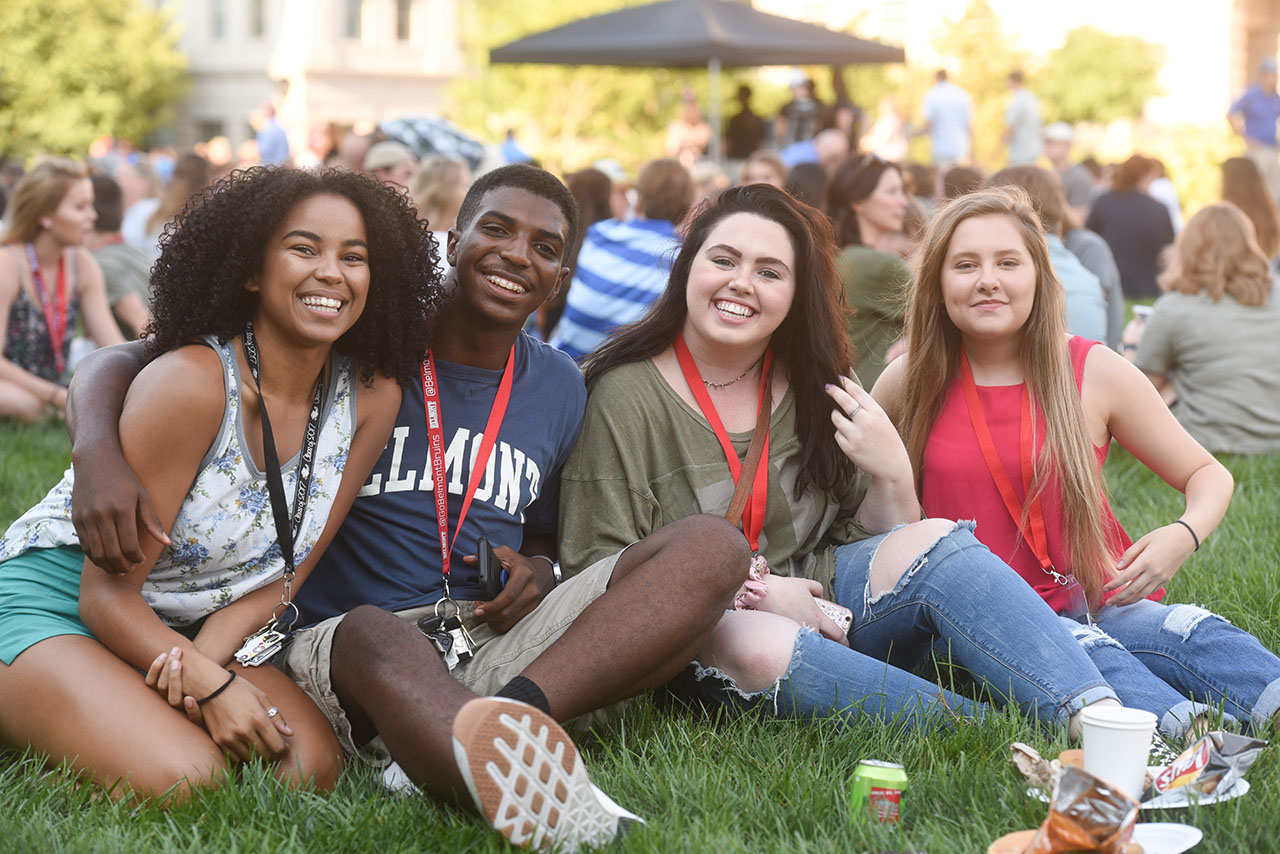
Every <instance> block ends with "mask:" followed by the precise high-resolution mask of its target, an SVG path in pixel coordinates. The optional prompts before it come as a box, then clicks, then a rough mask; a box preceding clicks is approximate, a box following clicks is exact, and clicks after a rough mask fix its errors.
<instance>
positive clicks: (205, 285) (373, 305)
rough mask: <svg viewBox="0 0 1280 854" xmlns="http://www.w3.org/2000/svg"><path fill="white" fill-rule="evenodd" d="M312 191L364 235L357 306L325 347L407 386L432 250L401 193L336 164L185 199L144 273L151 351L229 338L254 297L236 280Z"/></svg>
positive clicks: (229, 184)
mask: <svg viewBox="0 0 1280 854" xmlns="http://www.w3.org/2000/svg"><path fill="white" fill-rule="evenodd" d="M320 195H335V196H341V197H343V198H345V199H347V200H348V201H350V202H351V203H352V204H353V205H355V207H356V209H357V210H359V211H360V216H361V217H362V218H363V219H364V227H365V233H366V235H367V238H368V241H369V295H368V298H367V299H366V301H365V306H364V312H363V313H362V314H361V315H360V318H359V319H358V320H357V321H356V322H355V324H354V325H353V326H352V327H351V328H350V329H348V330H347V331H346V332H345V333H344V334H343V335H342V337H341V338H339V339H338V341H337V342H336V343H335V344H334V350H336V351H337V352H339V353H342V354H344V355H347V356H350V357H352V358H353V359H355V360H356V362H357V363H358V365H359V370H360V376H361V378H362V379H363V380H364V381H365V382H371V381H372V379H373V375H374V372H375V371H382V372H383V373H384V374H386V375H387V376H390V377H394V378H395V379H397V380H399V381H400V382H401V383H402V384H408V383H412V382H414V381H415V380H416V378H417V377H418V366H419V364H420V363H421V361H422V359H423V357H424V356H425V354H426V348H427V337H428V332H429V330H428V328H427V326H428V321H429V319H434V316H435V310H436V307H437V306H438V304H439V302H440V298H441V294H442V288H441V282H440V274H439V272H438V271H437V269H436V263H437V259H438V258H439V257H440V255H439V248H438V246H437V245H436V240H435V238H434V237H432V235H431V230H430V227H429V226H428V225H427V223H426V221H425V220H422V219H419V218H418V215H417V213H416V211H415V210H414V208H413V204H412V203H411V202H410V201H409V200H408V198H407V197H406V196H405V195H404V194H402V193H398V192H396V191H395V190H393V189H391V188H389V187H387V186H385V185H383V184H381V183H379V182H377V181H375V180H373V179H372V178H369V177H368V176H366V175H362V174H359V173H355V172H348V171H346V170H342V169H330V170H327V171H325V172H319V173H317V172H306V171H303V170H301V169H293V168H288V167H276V166H255V167H253V168H252V169H245V170H240V171H236V172H232V173H231V174H230V175H228V176H227V177H226V178H224V179H222V180H221V181H218V182H217V183H215V184H213V185H212V186H210V187H208V188H206V189H205V190H204V191H203V192H202V193H199V194H197V195H195V196H193V197H192V198H191V199H190V200H189V201H188V202H187V204H186V207H184V208H183V210H182V212H181V213H180V214H178V216H177V218H176V219H174V220H171V221H170V222H169V223H168V224H167V225H166V226H165V229H164V233H163V235H162V236H161V238H160V258H159V259H158V260H157V261H156V263H155V266H154V267H152V269H151V285H152V288H153V290H154V297H153V300H152V313H153V315H154V319H153V320H152V322H151V323H150V324H148V326H147V331H146V337H147V338H149V339H150V340H149V342H148V348H149V350H150V352H151V353H153V354H159V353H164V352H167V351H169V350H173V349H176V348H178V347H181V346H183V345H185V344H190V343H192V342H193V341H196V340H198V339H199V337H200V336H201V335H215V336H217V337H218V339H219V340H221V341H229V340H230V339H231V338H233V337H234V336H236V335H239V334H241V333H242V332H243V331H244V327H245V323H246V322H247V321H248V320H249V319H250V318H252V316H253V312H254V310H255V309H256V307H257V303H258V295H257V294H256V293H251V292H249V291H247V290H245V285H246V284H247V283H248V282H249V280H250V279H251V278H252V277H253V276H254V275H256V274H257V273H258V272H259V271H260V270H261V268H262V261H263V256H264V254H265V252H266V245H267V241H268V240H270V239H271V236H272V235H273V234H275V232H276V230H277V229H278V228H279V227H280V224H281V223H282V222H284V219H285V217H287V216H288V215H289V211H291V210H293V208H294V207H295V206H297V205H298V203H300V202H302V201H304V200H306V199H309V198H311V197H313V196H320Z"/></svg>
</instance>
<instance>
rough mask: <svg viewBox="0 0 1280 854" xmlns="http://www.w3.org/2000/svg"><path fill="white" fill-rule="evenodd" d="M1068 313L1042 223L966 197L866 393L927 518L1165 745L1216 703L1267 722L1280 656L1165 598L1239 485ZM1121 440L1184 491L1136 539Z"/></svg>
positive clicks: (938, 230) (1279, 681) (945, 214)
mask: <svg viewBox="0 0 1280 854" xmlns="http://www.w3.org/2000/svg"><path fill="white" fill-rule="evenodd" d="M1063 304H1064V292H1063V289H1062V286H1061V285H1060V284H1059V283H1058V282H1057V280H1056V278H1055V276H1054V272H1053V268H1052V266H1051V265H1050V263H1049V250H1048V247H1047V245H1046V243H1045V237H1044V231H1043V229H1042V228H1041V225H1040V220H1039V219H1038V218H1037V217H1036V214H1035V211H1034V209H1033V208H1032V205H1031V203H1030V201H1029V199H1028V198H1027V196H1026V195H1025V194H1024V193H1023V192H1021V191H1020V190H1018V189H1017V188H1013V187H1007V188H998V189H990V190H984V191H982V192H979V193H974V194H971V195H968V196H963V197H961V198H960V199H957V200H956V201H954V202H952V203H951V204H950V205H948V206H945V207H943V208H942V210H941V211H939V213H938V216H937V217H936V218H935V219H934V220H933V222H932V223H930V226H929V231H928V234H927V235H926V238H925V243H924V247H923V250H922V254H921V256H920V267H919V270H918V271H917V275H916V286H915V288H914V290H913V291H912V295H911V303H910V305H909V307H908V310H907V330H908V336H909V340H910V343H911V346H910V349H909V351H908V354H907V355H906V356H904V357H902V358H900V359H898V360H896V361H894V362H893V363H892V364H891V365H890V366H889V367H888V368H887V369H886V370H885V372H884V374H882V375H881V377H880V381H879V382H878V383H877V384H876V387H875V389H874V391H873V394H874V396H875V398H876V400H877V401H879V402H880V404H881V405H882V406H883V407H884V409H885V411H886V412H888V413H889V415H890V416H891V417H892V418H893V419H894V421H895V423H897V425H898V428H899V430H900V432H901V433H902V435H903V437H904V439H905V442H906V446H907V450H908V451H909V452H910V455H911V463H912V467H913V469H914V472H915V485H916V487H917V489H918V490H919V494H920V496H921V502H922V504H923V506H924V510H925V512H926V513H930V514H943V515H946V514H961V515H964V516H968V517H975V518H976V519H977V523H978V526H977V535H978V538H979V539H980V540H982V541H983V542H984V543H986V544H987V546H988V547H990V549H991V550H992V551H993V552H995V553H996V554H997V555H998V556H1000V557H1001V558H1002V559H1004V560H1005V561H1007V562H1008V563H1009V564H1010V565H1011V566H1012V567H1013V568H1014V569H1016V570H1017V571H1018V574H1019V575H1021V576H1022V578H1023V579H1024V581H1025V583H1026V584H1027V585H1028V586H1029V587H1031V588H1033V589H1034V590H1035V591H1036V592H1037V593H1038V594H1039V595H1040V596H1041V597H1042V599H1043V600H1044V601H1045V602H1047V603H1048V604H1049V606H1050V607H1051V608H1052V609H1053V610H1054V611H1057V612H1058V613H1059V615H1060V616H1061V618H1062V619H1063V620H1064V622H1065V624H1066V625H1067V626H1068V627H1070V629H1071V631H1072V632H1073V633H1074V634H1075V636H1076V638H1077V640H1078V641H1079V642H1080V644H1081V646H1083V647H1084V648H1085V649H1086V650H1087V651H1088V652H1089V655H1090V656H1091V657H1092V659H1093V660H1094V662H1095V663H1096V664H1097V665H1098V669H1099V670H1100V671H1101V672H1102V674H1103V676H1105V677H1106V678H1107V681H1108V682H1109V683H1110V684H1111V685H1112V686H1113V687H1114V688H1115V689H1116V693H1117V694H1118V695H1119V697H1120V700H1121V701H1122V702H1124V704H1125V705H1128V706H1133V707H1135V708H1140V709H1145V710H1147V711H1149V712H1153V713H1155V715H1156V716H1157V718H1158V719H1159V724H1158V725H1159V728H1160V731H1161V732H1162V733H1164V734H1165V735H1166V736H1169V737H1181V736H1186V735H1194V734H1195V733H1196V732H1197V730H1199V729H1201V728H1203V726H1204V725H1205V718H1206V717H1207V716H1209V715H1211V714H1213V709H1221V710H1222V711H1223V713H1224V715H1225V716H1226V717H1227V718H1228V719H1234V720H1238V721H1239V722H1240V723H1242V724H1245V725H1251V726H1253V727H1255V728H1262V727H1265V726H1268V725H1270V724H1271V722H1272V721H1273V719H1274V718H1275V716H1276V712H1277V710H1278V709H1280V658H1278V657H1277V656H1276V655H1275V654H1274V653H1272V652H1271V651H1269V650H1267V649H1265V648H1264V647H1263V646H1262V644H1260V643H1259V642H1258V640H1257V639H1256V638H1255V637H1253V636H1252V635H1250V634H1248V633H1247V632H1244V631H1242V630H1240V629H1238V628H1236V627H1234V626H1232V625H1231V624H1230V623H1228V622H1227V621H1226V620H1224V619H1222V618H1221V617H1219V616H1217V615H1215V614H1213V613H1211V612H1209V611H1208V610H1206V609H1204V608H1201V607H1199V606H1196V605H1166V604H1163V603H1162V602H1161V601H1160V600H1161V599H1162V598H1164V585H1165V584H1167V583H1168V582H1169V580H1170V579H1171V578H1173V575H1174V573H1176V572H1177V571H1178V569H1179V567H1181V566H1182V564H1183V563H1184V562H1185V561H1186V560H1187V558H1188V557H1190V556H1191V554H1192V553H1193V552H1195V551H1197V550H1198V549H1199V548H1200V544H1201V543H1202V542H1203V541H1204V540H1205V539H1206V538H1207V537H1209V536H1210V535H1211V534H1212V533H1213V531H1214V529H1215V528H1216V527H1217V526H1218V523H1219V522H1220V521H1222V517H1223V514H1224V513H1226V510H1227V504H1228V503H1229V502H1230V500H1231V493H1232V478H1231V473H1230V472H1228V471H1227V469H1226V468H1225V467H1223V466H1222V464H1220V463H1219V462H1218V461H1217V460H1215V459H1214V458H1213V456H1212V455H1211V454H1210V453H1209V452H1208V451H1206V450H1205V449H1204V448H1203V447H1202V446H1201V445H1200V444H1198V443H1197V442H1196V441H1195V439H1193V438H1192V437H1191V436H1190V435H1189V434H1188V433H1187V431H1186V430H1185V429H1184V428H1183V427H1182V426H1181V425H1179V424H1178V422H1177V420H1176V419H1175V418H1174V417H1173V415H1172V413H1170V412H1169V409H1168V407H1166V406H1165V405H1164V402H1163V401H1162V400H1161V399H1160V395H1159V394H1158V393H1157V391H1156V389H1155V388H1154V387H1153V386H1152V384H1151V383H1150V382H1149V381H1148V380H1147V378H1146V377H1144V376H1143V375H1142V372H1141V371H1139V370H1138V369H1137V368H1135V367H1134V366H1133V365H1131V364H1130V363H1129V362H1128V361H1126V360H1125V359H1124V357H1122V356H1121V355H1120V354H1118V353H1116V352H1114V351H1112V350H1110V349H1108V348H1107V347H1105V346H1102V347H1099V346H1095V345H1096V344H1097V342H1096V341H1089V340H1087V339H1084V338H1081V337H1079V336H1074V337H1072V336H1068V335H1067V333H1066V329H1065V326H1064V322H1063V314H1064V312H1063ZM1113 439H1114V440H1116V441H1118V442H1119V443H1120V444H1121V445H1122V446H1124V447H1125V448H1126V449H1127V450H1128V451H1129V452H1130V453H1132V454H1133V455H1134V456H1135V457H1137V459H1138V460H1139V461H1140V462H1141V463H1143V464H1144V465H1146V466H1148V467H1149V468H1150V469H1151V470H1152V471H1154V472H1155V473H1156V474H1158V475H1159V476H1160V477H1161V479H1162V480H1164V481H1165V482H1166V483H1168V484H1169V485H1170V486H1172V487H1173V488H1174V489H1177V490H1178V491H1179V492H1181V493H1183V494H1184V495H1185V496H1186V508H1185V510H1184V511H1183V513H1182V514H1181V515H1180V516H1179V517H1178V518H1176V519H1174V520H1172V521H1170V522H1169V523H1168V524H1165V525H1162V526H1160V527H1158V528H1156V529H1155V530H1153V531H1149V532H1147V533H1146V534H1144V535H1142V536H1141V537H1139V538H1138V540H1137V542H1133V541H1131V540H1130V539H1129V537H1128V535H1127V534H1126V533H1125V532H1124V530H1123V528H1121V527H1120V523H1119V522H1118V521H1117V520H1116V518H1115V516H1114V514H1112V512H1111V508H1110V507H1109V506H1108V503H1107V500H1106V492H1105V487H1104V484H1103V477H1102V464H1103V461H1104V460H1105V458H1106V455H1107V449H1108V448H1109V447H1110V446H1111V442H1112V440H1113ZM1211 707H1212V708H1211Z"/></svg>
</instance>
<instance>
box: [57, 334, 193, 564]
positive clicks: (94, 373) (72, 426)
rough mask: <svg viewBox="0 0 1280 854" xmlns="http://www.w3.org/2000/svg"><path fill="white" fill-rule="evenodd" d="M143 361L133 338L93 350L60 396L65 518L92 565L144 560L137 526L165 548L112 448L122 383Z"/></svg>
mask: <svg viewBox="0 0 1280 854" xmlns="http://www.w3.org/2000/svg"><path fill="white" fill-rule="evenodd" d="M146 364H147V354H146V350H145V348H144V345H143V343H142V342H141V341H131V342H129V343H127V344H121V345H119V346H116V347H108V348H105V349H102V350H96V351H94V352H93V353H90V354H89V355H88V356H85V358H84V359H83V360H82V361H81V362H80V364H79V366H78V367H77V368H76V375H75V378H74V379H73V380H72V382H71V388H70V390H69V391H70V394H69V396H68V398H67V431H68V432H69V433H70V434H71V465H72V467H73V468H74V470H75V482H74V484H73V485H72V491H71V521H72V524H74V525H75V528H76V535H77V536H78V537H79V538H80V547H81V548H82V549H84V552H85V554H86V555H88V557H89V559H90V560H92V561H93V562H94V563H95V564H96V565H97V566H99V567H101V568H102V569H104V570H106V571H107V572H112V573H127V572H129V571H130V570H132V569H133V568H134V567H135V566H136V565H137V564H139V563H141V562H142V561H143V560H145V556H144V554H143V551H142V547H141V545H140V544H139V538H138V532H139V529H141V530H142V531H144V532H145V533H147V534H148V535H150V537H151V538H152V539H154V540H156V541H158V542H160V543H161V544H164V545H167V544H168V542H169V536H168V534H166V533H165V529H166V527H167V526H164V525H162V524H161V523H160V519H159V517H158V516H157V515H156V511H155V508H154V507H153V506H152V503H151V497H150V495H149V494H148V493H147V490H146V489H145V488H144V487H143V485H142V484H141V483H140V482H139V481H138V478H137V476H136V475H135V474H134V471H133V469H132V468H130V467H129V464H128V463H127V462H125V459H124V452H123V451H122V450H121V448H120V415H121V412H122V410H123V408H124V400H125V395H126V394H127V393H128V391H129V384H130V383H132V382H133V379H134V377H136V376H137V375H138V373H139V372H140V371H141V370H142V369H143V367H145V366H146Z"/></svg>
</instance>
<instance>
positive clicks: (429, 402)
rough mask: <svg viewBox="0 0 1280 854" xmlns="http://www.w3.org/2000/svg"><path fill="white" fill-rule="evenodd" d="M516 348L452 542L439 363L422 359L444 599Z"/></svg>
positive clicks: (503, 408)
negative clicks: (450, 568) (453, 553)
mask: <svg viewBox="0 0 1280 854" xmlns="http://www.w3.org/2000/svg"><path fill="white" fill-rule="evenodd" d="M515 365H516V347H515V345H514V344H512V345H511V352H510V353H509V354H507V366H506V367H505V368H504V369H503V371H502V379H501V381H499V383H498V394H497V396H496V397H494V399H493V408H492V409H490V410H489V420H488V421H486V422H485V425H484V438H483V439H482V440H481V441H480V452H479V453H478V454H476V458H475V462H473V463H472V464H471V477H470V478H468V479H467V490H466V492H465V493H463V496H462V509H461V510H459V511H458V527H457V528H455V529H454V532H453V539H452V540H450V539H449V493H448V487H447V485H446V483H445V470H444V423H443V419H442V415H441V410H440V386H439V383H438V382H437V379H436V361H435V356H433V355H432V353H431V351H430V350H428V351H427V358H425V359H423V360H422V403H423V406H424V407H425V409H426V414H427V439H428V443H429V453H430V454H431V480H432V484H433V487H434V490H435V494H436V521H437V522H438V523H439V525H440V575H441V577H442V578H443V579H444V598H445V599H451V597H450V595H449V556H450V555H451V554H452V552H453V546H454V544H455V543H457V542H458V534H459V533H460V532H461V531H462V523H463V522H464V521H466V518H467V511H468V510H469V509H471V499H473V498H475V495H476V489H478V488H479V486H480V479H481V477H483V475H484V472H485V469H486V468H488V465H489V457H490V455H492V453H493V447H494V445H495V444H497V441H498V431H499V430H501V429H502V419H503V417H504V416H505V415H506V414H507V404H508V403H509V402H510V401H511V380H512V378H513V377H514V376H515Z"/></svg>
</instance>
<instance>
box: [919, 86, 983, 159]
mask: <svg viewBox="0 0 1280 854" xmlns="http://www.w3.org/2000/svg"><path fill="white" fill-rule="evenodd" d="M934 79H935V80H936V81H937V82H935V83H934V84H933V88H932V89H930V90H929V91H928V92H927V93H926V94H925V96H924V129H925V131H926V132H927V133H928V134H929V148H930V150H931V152H932V153H933V166H934V168H935V169H937V170H938V174H939V175H941V174H943V173H945V172H946V171H947V170H948V169H950V168H951V167H952V166H955V165H956V164H958V163H960V162H961V161H968V160H969V158H970V152H972V151H973V103H972V101H970V99H969V93H968V92H966V91H964V90H963V89H961V88H960V87H959V86H957V85H956V84H954V83H952V82H951V81H950V80H948V79H947V72H946V71H945V70H944V69H938V73H937V74H936V75H935V76H934Z"/></svg>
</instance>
